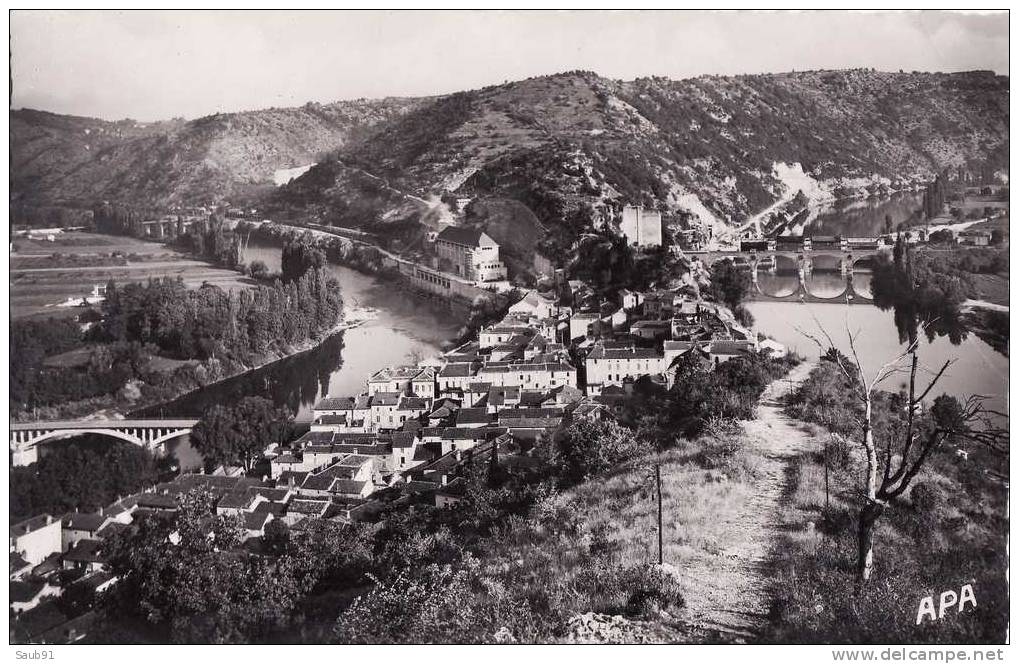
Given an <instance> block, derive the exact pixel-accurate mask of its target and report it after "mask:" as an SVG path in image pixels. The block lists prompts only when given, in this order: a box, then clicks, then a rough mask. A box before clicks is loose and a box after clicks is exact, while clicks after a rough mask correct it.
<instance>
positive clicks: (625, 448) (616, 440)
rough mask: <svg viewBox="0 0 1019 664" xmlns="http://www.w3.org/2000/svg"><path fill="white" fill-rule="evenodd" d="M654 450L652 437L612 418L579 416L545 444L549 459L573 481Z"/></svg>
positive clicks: (560, 473) (561, 472) (558, 470)
mask: <svg viewBox="0 0 1019 664" xmlns="http://www.w3.org/2000/svg"><path fill="white" fill-rule="evenodd" d="M650 451H651V449H650V444H649V443H648V441H646V440H644V439H643V438H639V437H637V436H636V435H635V434H634V433H633V431H632V430H631V429H628V428H626V427H623V426H620V425H619V424H616V423H615V422H612V421H605V422H600V421H595V422H591V421H588V420H579V421H577V422H574V423H573V424H572V425H570V427H569V428H567V429H566V431H565V432H563V434H562V435H560V436H558V437H557V438H556V439H555V440H554V441H549V442H546V443H545V444H544V445H543V454H544V455H545V457H546V458H547V460H548V461H549V463H550V464H551V465H552V466H553V467H555V468H556V469H557V472H558V474H559V475H560V476H561V477H562V478H564V479H565V480H567V481H568V482H571V483H572V482H580V481H583V480H584V479H586V478H587V477H590V476H591V475H594V474H597V473H600V472H602V471H604V470H607V469H608V468H610V467H612V466H613V465H615V464H617V463H619V462H621V461H623V460H625V459H631V458H636V457H639V456H642V455H644V454H646V453H649V452H650Z"/></svg>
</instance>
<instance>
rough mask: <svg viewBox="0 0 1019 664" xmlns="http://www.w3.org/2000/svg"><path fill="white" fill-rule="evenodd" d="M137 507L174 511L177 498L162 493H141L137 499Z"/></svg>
mask: <svg viewBox="0 0 1019 664" xmlns="http://www.w3.org/2000/svg"><path fill="white" fill-rule="evenodd" d="M138 507H147V508H158V509H175V508H176V507H177V497H176V496H170V495H167V494H162V493H143V494H142V495H140V496H139V497H138Z"/></svg>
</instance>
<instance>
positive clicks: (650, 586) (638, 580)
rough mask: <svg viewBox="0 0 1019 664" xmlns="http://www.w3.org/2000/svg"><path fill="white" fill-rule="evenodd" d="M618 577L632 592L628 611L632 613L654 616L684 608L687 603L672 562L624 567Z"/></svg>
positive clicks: (627, 604) (633, 614) (628, 601)
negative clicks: (669, 610) (668, 610)
mask: <svg viewBox="0 0 1019 664" xmlns="http://www.w3.org/2000/svg"><path fill="white" fill-rule="evenodd" d="M619 580H620V582H621V584H622V586H623V587H624V588H626V589H628V592H629V595H628V597H627V600H626V613H627V614H628V615H630V616H634V617H640V618H652V617H654V616H656V615H657V614H658V613H660V612H661V611H665V610H666V609H670V608H677V609H678V608H682V607H683V606H684V605H685V603H686V602H685V600H684V599H683V595H682V593H681V592H680V588H679V582H678V581H677V580H676V571H675V569H673V568H672V566H671V565H652V564H650V563H645V564H643V565H634V566H633V567H628V568H624V569H623V570H622V571H621V572H620V575H619Z"/></svg>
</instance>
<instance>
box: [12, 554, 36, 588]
mask: <svg viewBox="0 0 1019 664" xmlns="http://www.w3.org/2000/svg"><path fill="white" fill-rule="evenodd" d="M31 570H32V563H30V562H28V561H27V560H25V559H24V558H22V557H21V554H20V553H17V552H14V551H11V566H10V580H11V581H17V580H18V579H22V578H24V577H26V576H28V573H29V572H30V571H31Z"/></svg>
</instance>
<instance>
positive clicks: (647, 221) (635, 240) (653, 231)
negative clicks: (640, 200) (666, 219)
mask: <svg viewBox="0 0 1019 664" xmlns="http://www.w3.org/2000/svg"><path fill="white" fill-rule="evenodd" d="M619 230H620V231H622V233H623V235H624V236H625V237H626V241H627V243H628V244H631V245H634V246H637V247H660V246H662V213H661V212H659V211H658V210H650V209H645V208H644V207H643V206H640V205H637V206H633V205H627V206H625V207H624V208H623V218H622V221H621V222H620V223H619Z"/></svg>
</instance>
